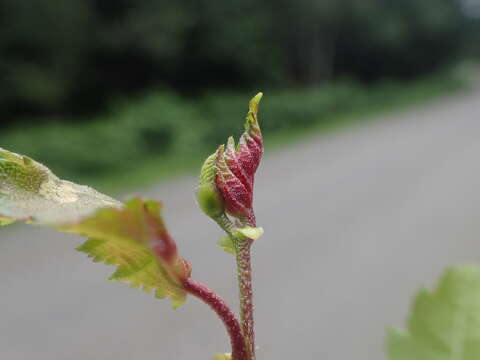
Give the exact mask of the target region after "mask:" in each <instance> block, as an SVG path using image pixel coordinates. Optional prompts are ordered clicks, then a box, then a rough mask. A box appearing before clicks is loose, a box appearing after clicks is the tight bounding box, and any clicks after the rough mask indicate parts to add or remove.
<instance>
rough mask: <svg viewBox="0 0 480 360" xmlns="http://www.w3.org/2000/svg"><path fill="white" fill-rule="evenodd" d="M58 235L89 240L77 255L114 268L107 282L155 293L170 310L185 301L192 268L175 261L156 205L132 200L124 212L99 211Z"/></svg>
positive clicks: (180, 260)
mask: <svg viewBox="0 0 480 360" xmlns="http://www.w3.org/2000/svg"><path fill="white" fill-rule="evenodd" d="M62 230H64V231H68V232H73V233H76V234H79V235H82V236H86V237H88V238H89V240H87V241H86V242H85V243H84V244H83V245H81V246H80V247H79V248H78V250H80V251H82V252H85V253H86V254H88V256H90V257H92V258H93V261H103V262H105V263H106V264H109V265H117V266H118V268H117V270H116V271H115V272H114V273H113V275H112V276H111V279H113V280H118V281H123V282H127V283H130V284H131V285H132V286H133V287H142V288H143V289H144V290H145V291H150V290H155V295H156V296H157V297H158V298H164V297H167V296H170V297H171V298H172V301H173V306H174V308H175V307H178V306H180V305H181V304H182V303H183V302H184V301H185V296H186V291H185V290H184V288H183V282H184V281H185V280H186V279H187V278H189V277H190V273H191V267H190V264H189V263H188V262H186V261H185V260H184V259H182V258H181V257H180V256H178V252H177V247H176V244H175V242H174V241H173V239H172V238H171V237H170V235H169V234H168V232H167V230H166V228H165V225H164V223H163V220H162V218H161V215H160V204H159V203H158V202H154V201H142V200H140V199H133V200H130V201H129V202H127V203H126V205H125V207H124V208H122V209H116V208H104V209H100V210H98V211H97V212H96V213H95V214H94V215H93V216H91V217H89V218H86V219H84V220H82V221H81V222H79V223H76V224H69V225H65V226H63V227H62Z"/></svg>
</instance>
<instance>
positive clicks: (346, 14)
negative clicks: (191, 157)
mask: <svg viewBox="0 0 480 360" xmlns="http://www.w3.org/2000/svg"><path fill="white" fill-rule="evenodd" d="M464 22H465V19H464V17H463V14H462V12H461V9H460V4H459V3H458V1H457V0H421V1H419V0H295V1H293V0H263V1H258V0H255V1H254V0H232V1H225V0H28V1H27V0H0V106H1V108H2V116H3V117H4V119H6V120H7V121H8V120H9V119H10V120H12V119H15V118H18V117H19V116H21V117H28V116H32V115H39V114H40V115H52V116H53V115H57V114H58V115H63V114H65V113H72V112H73V113H75V114H81V113H92V112H95V111H100V110H102V109H103V108H104V107H105V106H106V104H107V103H108V102H109V101H110V100H111V99H112V98H113V97H115V96H118V95H121V96H124V95H135V94H137V93H140V92H141V91H143V90H145V89H149V88H154V87H155V88H157V87H163V88H170V89H173V90H175V91H179V92H181V93H184V94H186V95H196V94H199V93H201V92H202V91H203V90H205V89H210V88H226V89H231V88H235V89H238V88H250V87H254V88H259V87H264V86H269V87H280V86H282V87H283V86H289V87H304V86H310V85H317V84H322V83H325V82H328V81H331V80H334V79H335V78H338V77H353V78H357V79H360V80H362V81H367V82H371V81H376V80H378V79H382V78H388V77H398V78H410V77H414V76H417V75H420V74H425V73H429V72H432V71H435V70H436V69H438V68H440V67H442V66H444V65H446V64H448V63H450V62H452V61H453V60H455V59H456V57H457V56H458V55H459V53H460V49H461V48H462V41H463V40H462V39H463V37H464V31H463V29H464V26H463V25H464Z"/></svg>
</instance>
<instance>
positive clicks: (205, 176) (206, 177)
mask: <svg viewBox="0 0 480 360" xmlns="http://www.w3.org/2000/svg"><path fill="white" fill-rule="evenodd" d="M217 153H218V150H217V151H216V152H215V153H213V154H212V155H210V156H209V157H208V158H207V160H205V163H204V164H203V166H202V169H201V170H200V185H199V186H198V187H197V191H196V196H197V201H198V205H199V206H200V208H201V209H202V211H203V212H204V213H205V214H207V215H208V216H209V217H211V218H213V219H217V218H218V217H219V216H222V215H223V214H225V206H224V201H223V198H222V196H221V194H220V193H219V191H218V189H217V185H216V184H215V173H216V171H217V169H216V167H215V161H216V158H217Z"/></svg>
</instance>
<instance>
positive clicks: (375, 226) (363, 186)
mask: <svg viewBox="0 0 480 360" xmlns="http://www.w3.org/2000/svg"><path fill="white" fill-rule="evenodd" d="M479 114H480V91H478V90H476V91H473V92H471V93H467V94H459V95H456V96H453V97H451V98H448V99H442V100H439V101H436V102H432V103H430V104H429V105H426V106H424V107H419V108H415V109H411V110H406V111H403V112H401V113H398V114H395V115H390V116H385V119H382V120H379V121H373V122H368V123H366V124H363V125H362V126H358V127H351V128H348V129H342V130H340V131H337V132H336V133H334V134H329V135H328V136H320V137H314V136H312V137H311V138H310V139H308V140H306V141H305V143H304V144H302V145H298V146H295V147H294V148H289V149H286V150H284V151H278V152H276V153H273V154H268V144H267V156H266V158H265V159H264V162H263V165H262V167H261V169H260V171H259V175H258V179H257V184H256V193H257V196H256V209H257V210H256V211H257V218H258V222H259V224H260V225H261V226H263V227H264V228H265V236H264V238H262V239H260V240H259V241H258V243H257V244H256V245H255V248H254V249H255V257H254V264H255V290H256V294H255V295H256V319H257V326H256V328H257V344H258V345H259V346H260V349H259V351H258V359H259V360H291V359H321V360H347V359H355V360H380V359H384V355H383V341H384V329H385V327H387V326H392V325H393V326H403V325H404V318H405V315H406V314H407V312H408V306H409V302H410V298H411V296H412V295H413V294H414V293H415V291H416V290H417V289H418V288H419V287H420V286H422V285H426V286H430V285H432V284H433V282H434V279H436V278H437V276H438V275H439V274H440V272H441V270H442V269H443V268H444V267H445V266H447V265H450V264H456V263H464V262H471V261H478V260H479V259H480V222H479V221H478V219H479V218H480V191H479V184H480V166H479V155H480V118H479ZM194 185H195V179H191V178H185V179H178V180H177V181H174V182H172V183H170V184H167V185H162V186H159V187H154V188H152V189H149V190H146V191H143V192H139V193H138V194H145V195H149V196H153V197H154V198H156V199H162V200H164V202H165V204H166V205H165V212H166V217H167V219H168V223H169V228H170V231H171V233H172V234H173V235H174V236H175V237H176V239H177V241H178V242H179V247H180V249H181V250H183V251H182V254H183V255H184V257H186V258H187V259H188V260H190V261H191V262H192V263H193V266H194V272H193V276H194V278H195V279H197V280H199V281H204V282H205V283H207V284H208V285H209V286H211V287H212V288H214V289H216V290H217V291H218V292H219V293H220V294H222V295H223V296H224V297H225V298H226V299H227V300H228V302H229V303H231V304H233V305H235V306H236V301H235V294H236V285H235V281H234V273H233V262H232V261H233V258H232V257H231V255H229V254H226V253H223V252H222V251H221V250H219V249H218V248H217V247H216V245H215V242H216V240H217V238H218V237H219V235H220V232H219V231H218V230H217V229H216V227H215V226H214V225H213V223H211V222H210V221H209V220H207V219H206V218H205V217H204V216H203V215H202V214H201V213H200V212H199V210H197V208H196V205H195V202H194V198H193V187H194ZM0 236H1V238H0V284H1V290H0V319H1V321H0V359H2V360H30V359H32V360H33V359H34V360H47V359H48V360H52V359H54V360H56V359H62V360H63V359H68V360H87V359H99V360H114V359H115V360H131V359H138V360H143V359H164V360H193V359H195V360H202V359H204V360H208V359H209V358H210V357H211V355H212V354H214V353H215V352H220V351H227V350H228V340H227V337H226V335H225V334H224V332H223V328H222V325H221V323H220V321H218V320H217V319H216V318H214V317H212V316H211V315H210V311H209V309H208V308H207V307H206V306H204V305H203V304H201V303H200V302H199V301H197V300H196V299H194V298H190V299H189V300H188V302H187V304H186V305H185V306H183V307H182V308H180V309H178V310H176V311H173V310H171V309H170V306H169V303H168V302H167V301H159V300H156V299H154V298H153V296H152V295H150V294H144V293H141V292H140V291H138V290H132V289H130V288H129V287H128V286H127V285H125V284H120V283H115V282H109V281H107V280H106V279H105V278H106V277H107V276H108V274H109V273H111V272H112V269H111V268H109V267H107V266H104V265H100V264H95V265H93V264H91V263H90V261H89V260H87V259H86V258H85V256H84V255H83V254H80V253H77V252H75V251H73V248H74V247H75V246H76V245H78V244H80V242H81V241H80V239H79V238H77V237H74V236H69V235H65V234H56V233H54V232H53V231H48V230H44V229H36V228H30V227H18V228H10V229H8V230H6V231H2V232H1V235H0Z"/></svg>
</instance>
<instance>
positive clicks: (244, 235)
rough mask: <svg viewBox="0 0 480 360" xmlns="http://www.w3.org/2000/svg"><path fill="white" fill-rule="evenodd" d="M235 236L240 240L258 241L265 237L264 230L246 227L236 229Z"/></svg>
mask: <svg viewBox="0 0 480 360" xmlns="http://www.w3.org/2000/svg"><path fill="white" fill-rule="evenodd" d="M235 234H236V235H237V237H238V238H240V239H251V240H258V239H260V237H261V236H262V235H263V228H261V227H251V226H245V227H243V228H240V229H236V231H235Z"/></svg>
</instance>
